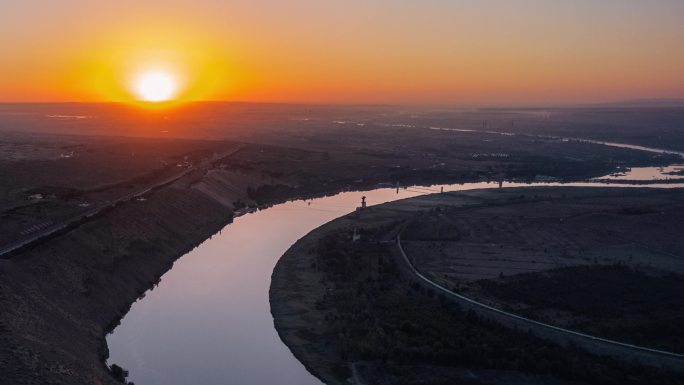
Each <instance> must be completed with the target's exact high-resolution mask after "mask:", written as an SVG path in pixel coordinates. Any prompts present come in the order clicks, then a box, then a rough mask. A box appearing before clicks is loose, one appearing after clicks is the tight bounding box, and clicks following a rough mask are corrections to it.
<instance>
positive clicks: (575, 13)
mask: <svg viewBox="0 0 684 385" xmlns="http://www.w3.org/2000/svg"><path fill="white" fill-rule="evenodd" d="M482 3H485V2H483V1H475V0H470V1H468V0H425V1H410V0H395V1H389V0H386V1H380V0H366V1H361V0H347V1H323V0H289V1H280V0H277V1H276V0H271V1H267V0H255V1H220V0H192V1H190V0H183V1H180V0H177V1H171V0H166V1H162V0H148V1H144V2H143V1H132V0H122V1H118V2H112V1H95V0H91V1H84V0H62V1H49V2H48V1H44V0H5V1H4V2H3V5H2V12H0V52H2V60H0V101H131V100H133V99H135V98H136V97H137V96H136V95H135V93H134V92H132V89H133V87H134V85H133V84H132V82H133V80H132V79H134V78H135V77H136V76H138V75H139V74H140V73H141V72H144V71H146V70H149V69H151V70H157V69H162V70H164V71H167V72H170V73H172V74H174V76H175V77H176V78H177V79H178V80H177V81H178V82H179V85H178V86H179V89H180V91H179V94H178V95H177V97H178V98H179V99H180V100H183V101H185V100H242V101H260V102H261V101H278V102H319V103H338V102H339V103H439V104H446V103H453V104H462V105H493V104H513V105H515V104H533V103H578V102H579V103H585V102H596V101H609V100H622V99H634V98H661V97H684V70H682V68H684V43H683V39H684V27H682V20H684V1H680V0H670V1H665V0H661V1H641V0H599V1H589V0H575V1H553V0H534V1H533V0H516V1H512V0H493V1H487V2H486V4H482Z"/></svg>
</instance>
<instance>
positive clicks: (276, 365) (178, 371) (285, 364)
mask: <svg viewBox="0 0 684 385" xmlns="http://www.w3.org/2000/svg"><path fill="white" fill-rule="evenodd" d="M536 185H540V184H536ZM544 185H546V186H549V185H552V186H553V185H558V184H544ZM565 185H566V186H570V185H572V186H596V185H597V184H592V183H574V184H565ZM514 186H533V185H529V184H514V183H504V187H514ZM611 186H613V187H614V186H617V185H611ZM440 187H441V186H433V187H430V188H426V187H410V188H407V189H399V192H397V191H396V190H395V189H388V188H384V189H377V190H373V191H366V192H344V193H341V194H338V195H335V196H331V197H325V198H320V199H314V200H311V201H293V202H288V203H284V204H280V205H276V206H273V207H272V208H269V209H266V210H262V211H258V212H256V213H253V214H248V215H244V216H242V217H239V218H236V219H235V221H234V223H232V224H230V225H228V226H226V227H225V228H224V229H223V230H222V231H221V232H220V233H219V234H216V235H214V236H213V237H212V238H210V239H208V240H206V241H205V242H204V243H202V244H201V245H200V246H198V247H197V248H195V249H194V250H193V251H191V252H189V253H187V254H186V255H185V256H183V257H182V258H181V259H179V260H178V261H177V262H176V264H175V265H174V267H173V269H171V270H170V271H168V272H167V273H166V274H165V275H164V276H163V277H162V280H161V283H160V284H159V286H158V287H156V288H155V289H153V290H150V291H148V292H147V293H146V296H145V297H144V298H143V299H141V300H139V301H138V302H136V303H135V304H134V305H133V307H132V308H131V310H130V312H129V313H128V314H127V315H126V316H125V317H124V319H123V320H122V322H121V325H120V326H119V327H117V328H116V329H115V330H114V332H113V333H112V334H110V335H109V336H108V338H107V343H108V345H109V350H110V359H109V363H110V364H111V363H116V364H118V365H120V366H123V367H124V368H126V369H128V370H129V371H130V376H129V381H134V382H135V383H136V384H137V385H157V384H165V385H175V384H178V385H188V384H203V385H213V384H239V385H272V384H284V385H310V384H321V382H320V381H319V380H318V379H316V378H315V377H314V376H312V375H311V374H309V373H308V372H307V371H306V369H305V368H304V366H303V365H302V364H301V363H300V362H299V361H298V360H297V359H296V358H295V357H294V356H293V355H292V354H291V353H290V351H289V349H288V348H287V347H286V346H285V345H284V344H283V343H282V341H281V340H280V338H279V337H278V334H277V333H276V331H275V329H274V327H273V318H272V316H271V313H270V306H269V302H268V290H269V286H270V282H271V273H272V272H273V268H274V267H275V264H276V262H277V261H278V259H279V258H280V256H281V255H282V254H283V253H284V252H285V251H286V250H287V249H288V248H289V247H290V246H291V245H292V244H293V243H294V242H295V241H297V239H299V238H301V237H302V236H304V235H305V234H307V233H308V232H309V231H311V230H313V229H314V228H316V227H318V226H320V225H322V224H324V223H326V222H328V221H330V220H332V219H334V218H337V217H339V216H341V215H343V214H345V213H348V212H351V211H353V210H354V209H355V207H357V206H358V205H359V204H360V202H361V196H366V200H367V202H368V203H369V205H374V204H379V203H383V202H388V201H393V200H397V199H401V198H407V197H412V196H417V195H422V194H426V193H433V192H437V191H439V189H440ZM487 187H489V188H491V187H496V184H488V183H468V184H463V185H447V186H444V190H445V191H455V190H469V189H475V188H487ZM666 187H684V184H670V185H666Z"/></svg>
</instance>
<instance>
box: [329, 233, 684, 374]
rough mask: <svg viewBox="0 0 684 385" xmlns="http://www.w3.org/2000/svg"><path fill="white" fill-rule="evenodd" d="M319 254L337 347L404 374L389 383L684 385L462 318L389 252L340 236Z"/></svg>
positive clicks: (331, 333) (470, 315)
mask: <svg viewBox="0 0 684 385" xmlns="http://www.w3.org/2000/svg"><path fill="white" fill-rule="evenodd" d="M371 238H372V237H371ZM315 252H316V255H317V256H318V257H317V262H316V266H317V268H318V269H320V270H321V271H322V272H323V273H324V275H325V279H324V281H326V282H328V283H329V285H331V286H330V287H331V289H330V290H328V291H327V292H326V294H325V295H324V296H323V298H322V299H321V300H319V301H318V303H317V308H318V310H319V311H322V312H325V314H326V316H325V326H326V329H327V330H326V334H327V335H329V336H330V337H329V338H330V340H331V343H333V344H334V345H335V346H336V348H337V350H338V351H339V352H340V353H341V354H342V356H343V358H344V359H346V360H349V361H351V362H357V361H366V362H368V361H371V362H381V363H383V365H386V366H389V367H394V368H395V369H396V368H400V369H396V370H394V372H395V373H393V374H392V376H394V377H396V376H397V375H398V374H397V373H399V377H398V378H395V381H392V382H390V383H406V382H405V381H403V380H402V378H403V379H406V378H409V377H410V376H411V369H410V367H412V366H416V365H435V366H443V367H466V368H476V369H502V370H514V371H521V372H528V373H536V374H541V375H550V376H554V377H557V378H561V379H567V380H575V381H585V382H588V383H595V384H650V383H658V384H682V383H684V382H682V380H681V378H679V377H677V376H675V375H673V374H670V373H667V372H664V371H659V370H656V369H653V368H648V369H645V368H641V367H637V366H632V365H628V364H625V363H622V362H618V361H615V360H613V359H610V358H606V357H598V356H592V355H589V354H587V353H585V352H583V351H579V350H573V349H564V348H561V347H559V346H557V345H554V344H552V343H548V342H545V341H542V340H539V339H536V338H534V337H532V336H529V335H526V334H523V333H518V332H513V331H511V330H508V329H505V328H503V327H501V326H498V325H496V324H492V323H488V322H485V321H483V320H481V319H479V318H478V317H477V316H476V315H475V314H473V313H466V312H463V311H460V310H459V309H458V308H456V307H455V306H454V304H452V303H448V302H446V301H445V300H444V298H442V297H441V296H440V295H438V294H436V293H435V292H434V291H431V290H424V289H422V288H421V287H420V286H418V285H414V286H412V287H411V288H407V287H406V286H405V285H403V284H402V283H401V281H400V278H399V270H398V266H397V265H396V263H395V262H394V259H393V258H392V256H391V255H390V250H388V249H387V248H386V247H385V245H382V244H376V243H371V242H356V243H350V242H349V241H348V239H347V238H346V237H344V236H343V235H338V234H335V235H329V236H327V237H326V238H324V239H322V240H321V241H320V242H319V244H318V246H317V248H316V250H315ZM388 376H389V374H388ZM388 378H389V377H388ZM402 381H403V382H402ZM435 383H439V382H435Z"/></svg>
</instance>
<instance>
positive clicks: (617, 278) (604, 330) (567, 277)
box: [478, 265, 684, 352]
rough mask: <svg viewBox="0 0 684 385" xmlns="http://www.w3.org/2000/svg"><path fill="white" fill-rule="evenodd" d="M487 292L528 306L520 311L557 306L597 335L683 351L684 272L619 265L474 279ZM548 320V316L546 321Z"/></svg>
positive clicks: (538, 312) (532, 313)
mask: <svg viewBox="0 0 684 385" xmlns="http://www.w3.org/2000/svg"><path fill="white" fill-rule="evenodd" d="M478 285H479V286H480V287H481V288H482V290H483V292H484V295H485V296H491V297H495V298H498V299H500V300H502V301H504V302H509V303H511V302H512V303H522V304H525V305H526V306H528V308H527V309H526V310H524V311H523V313H524V315H526V316H529V317H531V318H537V319H539V318H542V317H543V316H542V315H541V313H542V311H547V312H548V310H561V311H567V312H570V313H571V314H573V315H575V316H577V317H578V318H579V319H580V321H578V322H577V323H576V324H575V327H577V328H579V329H581V330H583V331H586V332H589V333H593V334H597V335H599V336H603V337H608V338H613V339H619V340H621V341H627V342H630V343H634V344H639V345H645V346H653V347H658V348H660V349H665V350H671V351H675V352H684V330H682V328H681V325H683V324H684V296H682V294H681V293H682V292H684V276H682V275H678V274H667V275H664V276H660V277H658V276H652V275H648V274H645V273H644V272H642V271H639V270H636V269H634V268H631V267H628V266H623V265H598V266H591V265H589V266H573V267H565V268H560V269H554V270H550V271H546V272H540V273H525V274H519V275H515V276H511V277H506V278H504V279H502V280H482V281H479V282H478ZM544 321H547V320H544Z"/></svg>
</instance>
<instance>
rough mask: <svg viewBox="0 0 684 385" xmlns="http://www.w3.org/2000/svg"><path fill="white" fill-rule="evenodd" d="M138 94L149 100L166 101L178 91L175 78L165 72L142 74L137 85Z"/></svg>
mask: <svg viewBox="0 0 684 385" xmlns="http://www.w3.org/2000/svg"><path fill="white" fill-rule="evenodd" d="M135 88H136V92H137V94H138V96H139V97H140V98H141V99H142V100H144V101H147V102H165V101H168V100H171V98H173V96H174V94H175V93H176V88H177V86H176V81H175V79H174V78H173V77H172V76H171V75H169V74H167V73H164V72H148V73H145V74H142V75H141V76H140V77H139V78H138V80H137V82H136V85H135Z"/></svg>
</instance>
